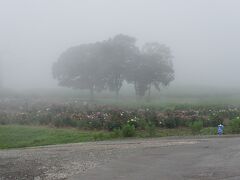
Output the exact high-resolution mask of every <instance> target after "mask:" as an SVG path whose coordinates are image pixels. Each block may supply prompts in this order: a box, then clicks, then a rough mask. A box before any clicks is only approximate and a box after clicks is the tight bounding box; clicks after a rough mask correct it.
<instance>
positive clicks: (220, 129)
mask: <svg viewBox="0 0 240 180" xmlns="http://www.w3.org/2000/svg"><path fill="white" fill-rule="evenodd" d="M223 129H224V126H223V125H222V124H219V125H218V135H222V134H223Z"/></svg>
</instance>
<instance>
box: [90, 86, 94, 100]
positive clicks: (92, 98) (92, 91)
mask: <svg viewBox="0 0 240 180" xmlns="http://www.w3.org/2000/svg"><path fill="white" fill-rule="evenodd" d="M93 100H94V89H93V87H91V88H90V101H93Z"/></svg>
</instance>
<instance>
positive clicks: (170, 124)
mask: <svg viewBox="0 0 240 180" xmlns="http://www.w3.org/2000/svg"><path fill="white" fill-rule="evenodd" d="M177 125H178V124H177V121H176V119H175V117H168V118H167V119H165V120H164V126H165V127H166V128H176V127H177Z"/></svg>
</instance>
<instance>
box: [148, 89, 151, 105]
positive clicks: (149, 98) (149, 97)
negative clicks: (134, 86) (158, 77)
mask: <svg viewBox="0 0 240 180" xmlns="http://www.w3.org/2000/svg"><path fill="white" fill-rule="evenodd" d="M150 101H151V85H150V86H149V88H148V97H147V102H150Z"/></svg>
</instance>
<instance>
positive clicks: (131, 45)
mask: <svg viewBox="0 0 240 180" xmlns="http://www.w3.org/2000/svg"><path fill="white" fill-rule="evenodd" d="M53 76H54V78H55V79H57V80H58V81H59V85H60V86H66V87H71V88H76V89H88V90H90V93H91V97H93V94H94V92H95V91H103V90H110V91H113V92H115V93H116V95H117V96H118V94H119V91H120V89H121V87H122V85H123V82H124V81H126V82H127V83H130V84H133V85H134V88H135V92H136V95H137V96H138V97H143V96H144V95H145V94H146V92H147V91H148V92H149V93H150V90H151V87H155V88H156V89H157V90H160V86H167V85H168V84H169V83H170V82H171V81H172V80H174V70H173V65H172V55H171V52H170V49H169V48H168V47H166V46H165V45H162V44H159V43H146V44H145V45H143V47H142V48H139V47H137V46H136V39H135V38H133V37H130V36H127V35H122V34H120V35H117V36H115V37H113V38H111V39H108V40H105V41H102V42H96V43H92V44H82V45H79V46H75V47H71V48H69V49H68V50H66V51H65V52H64V53H62V55H61V56H60V57H59V59H58V61H57V62H55V63H54V64H53Z"/></svg>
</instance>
